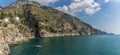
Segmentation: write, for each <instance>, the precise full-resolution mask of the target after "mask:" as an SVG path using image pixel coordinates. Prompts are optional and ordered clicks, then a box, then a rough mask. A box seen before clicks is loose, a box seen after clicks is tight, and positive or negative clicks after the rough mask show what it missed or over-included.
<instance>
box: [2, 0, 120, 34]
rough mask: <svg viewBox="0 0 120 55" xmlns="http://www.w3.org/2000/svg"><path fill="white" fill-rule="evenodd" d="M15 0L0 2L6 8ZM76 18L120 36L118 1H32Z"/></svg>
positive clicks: (119, 1) (119, 7) (119, 4)
mask: <svg viewBox="0 0 120 55" xmlns="http://www.w3.org/2000/svg"><path fill="white" fill-rule="evenodd" d="M15 1H16V0H0V5H1V6H3V7H6V6H8V5H9V4H11V3H12V2H15ZM34 1H38V2H39V3H40V4H41V5H46V6H51V7H53V8H55V9H58V10H61V11H63V12H66V13H68V14H71V15H73V16H76V17H78V18H79V19H80V20H82V21H84V22H86V23H89V24H90V25H92V26H93V27H95V28H98V29H100V30H103V31H106V32H108V33H115V34H120V0H34Z"/></svg>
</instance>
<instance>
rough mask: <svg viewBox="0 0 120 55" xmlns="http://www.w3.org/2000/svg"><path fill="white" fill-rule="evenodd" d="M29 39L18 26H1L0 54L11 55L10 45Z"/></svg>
mask: <svg viewBox="0 0 120 55" xmlns="http://www.w3.org/2000/svg"><path fill="white" fill-rule="evenodd" d="M26 40H28V38H26V37H25V36H24V35H22V34H21V33H19V30H18V29H17V28H15V27H14V28H10V27H9V28H8V27H0V55H9V54H10V49H9V45H12V44H18V43H21V42H24V41H26Z"/></svg>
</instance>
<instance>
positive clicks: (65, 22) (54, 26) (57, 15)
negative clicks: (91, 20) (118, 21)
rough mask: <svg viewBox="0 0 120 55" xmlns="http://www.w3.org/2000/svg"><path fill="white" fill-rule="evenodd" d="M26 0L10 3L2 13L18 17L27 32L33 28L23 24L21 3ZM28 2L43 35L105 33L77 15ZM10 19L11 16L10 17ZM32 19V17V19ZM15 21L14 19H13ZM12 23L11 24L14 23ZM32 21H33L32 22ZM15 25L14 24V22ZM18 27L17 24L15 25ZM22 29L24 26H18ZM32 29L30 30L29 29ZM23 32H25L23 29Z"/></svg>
mask: <svg viewBox="0 0 120 55" xmlns="http://www.w3.org/2000/svg"><path fill="white" fill-rule="evenodd" d="M26 3H27V2H22V1H19V2H16V3H12V4H11V5H9V6H8V7H6V8H4V9H3V10H4V13H6V14H7V16H10V15H11V17H13V18H15V16H17V17H19V19H20V20H21V22H17V23H20V24H22V25H23V26H26V27H27V28H26V29H27V30H28V31H29V32H31V31H34V30H33V29H34V28H30V27H29V26H32V25H28V24H25V22H26V21H25V20H24V19H25V16H24V14H23V13H24V9H23V5H25V4H26ZM28 4H30V5H31V8H30V9H31V14H32V16H34V18H36V19H37V21H39V24H38V25H39V27H40V29H39V31H40V34H41V33H44V34H41V35H42V36H45V35H47V34H57V33H59V34H63V33H67V34H72V33H74V34H75V33H76V34H78V35H100V34H107V33H106V32H104V31H101V30H98V29H96V28H94V27H92V26H91V25H89V24H87V23H85V22H83V21H81V20H80V19H78V18H77V17H74V16H71V15H69V14H66V13H63V12H61V11H58V10H56V9H54V8H52V7H47V6H41V5H40V4H39V3H38V2H35V1H29V2H28ZM11 19H12V18H11ZM33 20H34V19H33ZM14 22H15V23H16V21H15V20H14ZM15 23H13V24H15ZM33 23H34V22H33ZM15 25H16V24H15ZM16 26H18V28H19V25H16ZM21 29H24V28H20V30H21ZM30 29H32V30H30ZM23 32H26V31H24V30H23Z"/></svg>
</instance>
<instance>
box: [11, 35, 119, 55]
mask: <svg viewBox="0 0 120 55" xmlns="http://www.w3.org/2000/svg"><path fill="white" fill-rule="evenodd" d="M11 55H120V36H119V35H98V36H97V35H94V36H75V37H53V38H41V39H31V40H30V41H29V42H26V43H22V44H19V45H17V46H14V47H11Z"/></svg>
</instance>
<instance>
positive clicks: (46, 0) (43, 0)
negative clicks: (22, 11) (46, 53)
mask: <svg viewBox="0 0 120 55" xmlns="http://www.w3.org/2000/svg"><path fill="white" fill-rule="evenodd" d="M30 1H37V2H39V3H40V4H41V5H46V6H48V5H49V4H51V3H55V2H58V1H59V0H30Z"/></svg>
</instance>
